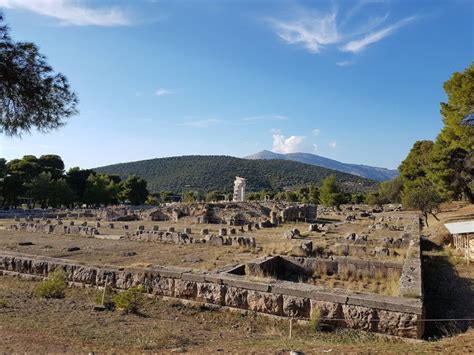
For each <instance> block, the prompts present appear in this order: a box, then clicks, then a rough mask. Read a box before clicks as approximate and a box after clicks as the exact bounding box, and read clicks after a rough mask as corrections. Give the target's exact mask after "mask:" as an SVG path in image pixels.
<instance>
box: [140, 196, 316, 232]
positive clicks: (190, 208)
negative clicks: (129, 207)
mask: <svg viewBox="0 0 474 355" xmlns="http://www.w3.org/2000/svg"><path fill="white" fill-rule="evenodd" d="M316 217H317V206H316V205H308V204H288V203H284V202H277V201H265V202H227V203H175V204H172V205H169V206H163V207H156V208H153V209H150V210H148V211H146V212H144V214H143V219H146V220H150V221H175V222H176V221H178V220H179V219H181V218H192V219H194V221H195V223H213V224H228V225H233V226H241V225H246V224H254V225H255V224H256V223H258V224H259V225H260V227H261V228H268V227H273V226H277V225H279V224H281V223H285V222H298V221H301V222H304V221H307V222H311V221H314V220H316Z"/></svg>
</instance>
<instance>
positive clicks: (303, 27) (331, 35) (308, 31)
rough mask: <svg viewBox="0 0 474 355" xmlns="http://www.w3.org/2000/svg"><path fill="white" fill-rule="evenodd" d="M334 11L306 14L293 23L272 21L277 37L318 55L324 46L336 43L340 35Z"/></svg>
mask: <svg viewBox="0 0 474 355" xmlns="http://www.w3.org/2000/svg"><path fill="white" fill-rule="evenodd" d="M336 15H337V13H336V11H335V10H333V11H331V12H329V13H325V14H320V13H318V12H313V13H308V14H305V15H304V16H302V17H300V18H298V19H296V20H293V21H279V20H272V23H273V25H274V27H275V30H276V33H277V35H278V36H279V37H280V38H281V39H282V40H283V41H285V42H286V43H288V44H301V45H303V46H304V47H305V48H306V49H307V50H308V51H309V52H311V53H319V52H320V51H321V50H322V49H323V48H324V46H325V45H328V44H333V43H338V42H339V41H340V35H339V33H338V30H337V24H336Z"/></svg>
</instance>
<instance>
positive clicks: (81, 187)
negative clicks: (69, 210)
mask: <svg viewBox="0 0 474 355" xmlns="http://www.w3.org/2000/svg"><path fill="white" fill-rule="evenodd" d="M91 175H95V172H94V171H93V170H90V169H80V168H79V167H75V168H71V169H69V171H68V172H67V174H66V182H67V184H68V185H69V186H70V187H71V189H72V191H73V192H74V195H75V196H76V201H77V202H80V203H84V202H85V201H84V192H85V191H86V187H87V179H88V178H89V176H91Z"/></svg>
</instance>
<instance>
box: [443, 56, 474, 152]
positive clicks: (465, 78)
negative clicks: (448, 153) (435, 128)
mask: <svg viewBox="0 0 474 355" xmlns="http://www.w3.org/2000/svg"><path fill="white" fill-rule="evenodd" d="M443 88H444V91H445V92H446V95H447V96H448V102H442V103H441V115H442V116H443V123H444V127H443V129H442V130H441V132H440V133H439V135H438V137H437V139H436V141H437V143H442V144H443V146H445V147H446V149H450V150H451V149H456V148H461V149H463V150H465V151H467V152H472V151H474V128H473V127H470V126H466V125H461V121H462V120H463V119H464V117H466V116H467V115H468V114H470V113H473V112H474V63H472V64H471V65H470V66H469V67H468V68H466V69H465V70H464V72H462V73H458V72H456V73H454V74H453V75H452V76H451V78H450V79H449V80H448V81H446V82H445V83H444V86H443Z"/></svg>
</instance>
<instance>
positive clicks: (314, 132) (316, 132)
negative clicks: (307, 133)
mask: <svg viewBox="0 0 474 355" xmlns="http://www.w3.org/2000/svg"><path fill="white" fill-rule="evenodd" d="M320 134H321V129H319V128H315V129H313V136H319V135H320Z"/></svg>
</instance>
